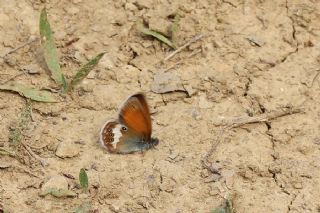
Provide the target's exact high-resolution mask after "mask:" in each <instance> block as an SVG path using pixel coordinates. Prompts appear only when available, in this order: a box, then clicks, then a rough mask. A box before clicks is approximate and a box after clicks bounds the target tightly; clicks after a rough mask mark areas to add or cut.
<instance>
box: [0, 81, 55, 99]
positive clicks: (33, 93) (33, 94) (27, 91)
mask: <svg viewBox="0 0 320 213" xmlns="http://www.w3.org/2000/svg"><path fill="white" fill-rule="evenodd" d="M0 90H9V91H14V92H18V93H19V94H20V95H22V96H24V97H26V98H30V99H31V100H34V101H39V102H57V100H56V99H55V98H54V96H53V95H52V93H51V92H48V91H41V90H38V89H34V88H30V87H28V86H25V85H23V84H18V83H10V84H3V85H0Z"/></svg>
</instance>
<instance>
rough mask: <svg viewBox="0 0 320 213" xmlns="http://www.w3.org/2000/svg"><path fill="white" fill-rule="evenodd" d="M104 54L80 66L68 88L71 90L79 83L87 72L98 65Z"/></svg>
mask: <svg viewBox="0 0 320 213" xmlns="http://www.w3.org/2000/svg"><path fill="white" fill-rule="evenodd" d="M104 54H105V53H100V54H98V55H97V56H96V57H95V58H93V59H91V60H90V61H89V62H88V63H87V64H85V65H84V66H82V67H81V68H80V69H79V70H78V72H77V73H76V74H75V76H73V78H72V80H71V83H70V87H71V88H72V87H73V86H75V85H76V84H78V83H80V82H81V81H82V80H83V79H84V78H85V77H86V76H87V75H88V74H89V72H90V71H91V70H92V69H93V68H94V67H95V66H96V65H97V64H98V63H99V61H100V59H101V58H102V57H103V55H104Z"/></svg>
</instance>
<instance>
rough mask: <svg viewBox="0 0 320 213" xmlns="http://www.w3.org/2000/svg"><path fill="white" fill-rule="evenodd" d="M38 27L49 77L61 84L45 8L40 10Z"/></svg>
mask: <svg viewBox="0 0 320 213" xmlns="http://www.w3.org/2000/svg"><path fill="white" fill-rule="evenodd" d="M39 28H40V36H41V43H42V47H43V54H44V59H45V61H46V64H47V67H48V69H49V70H50V72H51V77H52V78H53V80H54V81H55V82H56V83H57V84H58V85H62V84H63V79H62V75H63V74H62V71H61V68H60V64H59V58H58V53H57V47H56V44H55V43H54V38H53V33H52V30H51V27H50V23H49V21H48V18H47V12H46V9H43V10H42V11H41V15H40V23H39Z"/></svg>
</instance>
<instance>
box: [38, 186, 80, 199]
mask: <svg viewBox="0 0 320 213" xmlns="http://www.w3.org/2000/svg"><path fill="white" fill-rule="evenodd" d="M48 194H51V195H52V196H54V197H58V198H60V197H75V196H77V194H76V193H75V192H73V191H71V190H68V189H56V188H50V189H47V190H45V191H43V192H41V193H40V196H42V197H44V196H46V195H48Z"/></svg>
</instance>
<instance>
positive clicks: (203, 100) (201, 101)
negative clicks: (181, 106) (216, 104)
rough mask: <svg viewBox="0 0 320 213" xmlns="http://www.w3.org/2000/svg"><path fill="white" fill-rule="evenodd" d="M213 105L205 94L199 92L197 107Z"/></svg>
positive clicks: (205, 107)
mask: <svg viewBox="0 0 320 213" xmlns="http://www.w3.org/2000/svg"><path fill="white" fill-rule="evenodd" d="M212 107H213V103H212V102H209V101H208V100H207V97H206V94H201V95H200V98H199V108H200V109H209V108H212Z"/></svg>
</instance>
